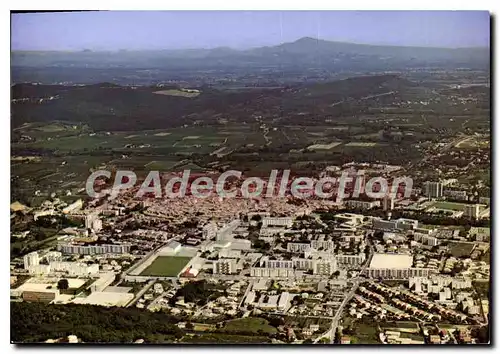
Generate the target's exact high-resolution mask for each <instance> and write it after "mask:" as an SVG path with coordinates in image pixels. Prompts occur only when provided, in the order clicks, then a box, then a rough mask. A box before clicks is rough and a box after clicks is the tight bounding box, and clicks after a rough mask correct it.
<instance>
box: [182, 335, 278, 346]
mask: <svg viewBox="0 0 500 354" xmlns="http://www.w3.org/2000/svg"><path fill="white" fill-rule="evenodd" d="M270 341H271V340H270V339H269V337H265V336H242V335H236V334H226V333H206V334H202V335H193V336H189V335H186V336H184V337H183V338H182V340H181V342H182V343H194V344H205V343H207V344H208V343H210V344H246V343H254V344H260V343H270Z"/></svg>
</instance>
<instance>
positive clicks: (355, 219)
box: [333, 213, 365, 226]
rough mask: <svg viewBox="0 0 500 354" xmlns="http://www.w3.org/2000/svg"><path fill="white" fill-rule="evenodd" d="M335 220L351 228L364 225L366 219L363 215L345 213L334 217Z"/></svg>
mask: <svg viewBox="0 0 500 354" xmlns="http://www.w3.org/2000/svg"><path fill="white" fill-rule="evenodd" d="M333 218H334V219H335V220H336V221H339V222H342V223H345V224H347V225H350V226H358V225H360V224H362V223H363V219H364V218H365V217H364V215H361V214H352V213H343V214H337V215H334V216H333Z"/></svg>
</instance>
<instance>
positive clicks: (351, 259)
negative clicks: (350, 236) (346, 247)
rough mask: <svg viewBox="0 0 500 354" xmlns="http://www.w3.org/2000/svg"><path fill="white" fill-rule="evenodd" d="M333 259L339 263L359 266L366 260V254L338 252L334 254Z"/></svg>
mask: <svg viewBox="0 0 500 354" xmlns="http://www.w3.org/2000/svg"><path fill="white" fill-rule="evenodd" d="M335 260H336V261H337V264H339V265H347V266H359V265H361V264H363V262H364V261H365V260H366V255H365V254H364V253H359V254H338V255H335Z"/></svg>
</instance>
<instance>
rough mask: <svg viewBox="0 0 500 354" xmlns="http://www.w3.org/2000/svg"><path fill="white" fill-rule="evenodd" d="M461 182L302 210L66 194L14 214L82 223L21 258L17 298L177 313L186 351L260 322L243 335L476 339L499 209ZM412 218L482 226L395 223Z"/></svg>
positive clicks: (484, 319) (279, 201) (15, 264)
mask: <svg viewBox="0 0 500 354" xmlns="http://www.w3.org/2000/svg"><path fill="white" fill-rule="evenodd" d="M392 167H395V166H392ZM346 168H347V169H348V170H349V171H351V166H346ZM392 170H397V168H392ZM340 172H342V169H339V171H338V172H337V173H340ZM450 184H453V181H450V180H446V181H445V180H441V181H428V182H426V183H424V185H423V186H422V188H415V189H413V190H412V195H411V196H410V198H407V199H404V198H398V197H396V198H389V197H386V198H384V199H383V200H382V202H380V201H377V203H375V202H373V201H372V202H370V201H362V200H352V199H351V200H347V201H345V202H342V203H340V204H339V203H335V205H332V201H330V200H326V201H322V200H309V199H304V200H303V202H304V203H300V204H298V203H290V199H291V197H290V196H286V197H284V198H274V199H270V200H268V199H265V198H263V199H262V200H252V199H245V198H228V199H227V200H221V199H222V198H220V197H215V198H213V199H198V198H195V197H193V196H186V197H184V198H182V199H179V200H171V201H170V200H168V201H165V200H160V201H158V200H155V199H146V200H143V201H136V202H135V203H134V201H133V199H132V197H131V195H133V192H134V191H133V189H131V190H129V191H126V193H123V194H121V195H120V196H119V197H118V198H116V199H111V198H109V196H108V197H107V198H106V197H105V198H103V199H96V200H94V201H91V202H89V203H84V202H83V201H82V200H78V201H76V202H74V203H72V204H70V205H66V204H65V203H63V202H61V201H60V200H59V199H58V198H57V197H56V196H54V197H53V198H50V199H49V200H46V201H45V202H44V203H43V204H42V206H41V207H40V208H36V209H31V208H25V207H24V206H22V205H21V204H20V203H15V204H13V205H11V209H14V208H15V209H16V211H15V213H16V214H23V215H25V216H27V215H31V216H32V217H33V219H34V220H35V222H37V221H38V220H41V219H45V218H61V219H64V220H72V223H73V224H74V225H75V226H67V227H65V228H64V229H63V230H62V232H61V235H60V236H57V238H56V239H54V240H53V241H54V242H53V243H49V245H50V246H48V247H47V246H45V244H41V245H40V248H38V249H36V250H33V251H31V252H29V253H27V254H25V255H24V256H23V257H18V258H15V259H13V260H12V262H11V299H12V301H27V302H44V303H50V304H86V305H98V306H106V307H125V308H131V307H132V308H138V309H144V310H147V311H151V312H162V313H167V314H170V315H172V316H175V317H176V318H178V319H179V322H178V323H177V326H178V327H179V329H180V330H182V331H183V332H182V333H183V334H182V336H181V337H180V338H174V339H173V340H174V341H179V342H183V341H188V342H189V341H195V340H196V338H197V337H198V336H201V339H202V340H203V338H204V337H205V336H209V335H210V334H211V333H212V331H215V333H225V332H226V331H227V332H228V333H233V332H234V331H236V333H240V332H238V328H240V329H241V331H242V332H241V333H243V332H245V331H253V329H252V328H253V327H252V326H255V331H254V332H255V333H244V334H241V333H240V334H241V336H242V337H246V336H248V337H249V338H247V340H248V341H252V340H253V341H259V340H263V338H262V336H263V335H266V336H268V335H269V336H268V338H267V339H266V340H271V341H272V342H273V343H304V342H305V343H341V344H349V343H365V342H367V343H402V344H423V343H433V344H435V343H475V342H476V341H478V340H480V339H479V338H478V336H480V335H481V334H480V332H479V331H480V329H481V328H485V326H486V327H487V326H488V313H489V297H488V287H489V278H490V264H489V252H490V248H489V247H490V246H489V240H490V228H489V227H481V226H470V225H476V224H477V225H480V224H483V223H484V224H485V225H486V223H485V222H486V221H488V220H489V217H490V216H489V199H488V198H484V197H481V198H480V199H479V197H477V196H474V195H473V194H472V195H469V193H468V191H467V189H456V188H454V189H452V188H451V187H449V186H450ZM450 191H453V192H455V193H450ZM107 192H108V193H109V192H110V191H107ZM450 195H453V196H455V195H464V196H465V198H464V202H462V203H459V202H457V201H456V197H454V198H453V199H452V200H453V201H450V200H449V199H450V197H449V196H450ZM162 203H168V205H169V207H168V208H167V207H166V206H163V205H162ZM321 203H323V205H321ZM406 210H409V211H414V210H427V211H428V212H429V213H439V212H441V213H443V212H444V213H447V214H448V215H449V217H450V218H455V219H456V220H459V219H461V218H467V220H469V223H470V224H468V225H464V226H461V225H453V226H444V225H439V224H429V223H427V222H422V221H419V220H418V218H415V219H410V218H404V217H395V216H394V215H396V214H397V213H398V212H399V213H402V212H404V211H406ZM374 211H378V212H377V213H373V212H374ZM376 215H378V216H376ZM27 236H28V235H26V233H24V234H13V237H16V238H21V239H22V238H23V237H27ZM269 322H272V323H275V324H276V326H271V325H270V324H268V323H269ZM382 324H384V325H383V326H382ZM260 327H263V328H264V329H262V328H260ZM233 330H234V331H233ZM262 330H263V331H264V332H265V333H262V332H259V331H262ZM232 331H233V332H232ZM249 334H250V335H249ZM46 340H47V341H55V340H59V339H58V338H47V339H46ZM134 340H139V341H140V340H144V338H135V339H134Z"/></svg>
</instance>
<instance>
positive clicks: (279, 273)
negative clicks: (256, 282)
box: [250, 267, 296, 277]
mask: <svg viewBox="0 0 500 354" xmlns="http://www.w3.org/2000/svg"><path fill="white" fill-rule="evenodd" d="M295 275H296V272H295V270H293V269H292V268H289V269H287V268H259V267H252V268H250V276H251V277H294V276H295Z"/></svg>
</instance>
